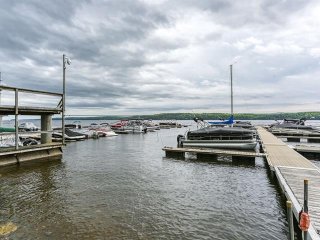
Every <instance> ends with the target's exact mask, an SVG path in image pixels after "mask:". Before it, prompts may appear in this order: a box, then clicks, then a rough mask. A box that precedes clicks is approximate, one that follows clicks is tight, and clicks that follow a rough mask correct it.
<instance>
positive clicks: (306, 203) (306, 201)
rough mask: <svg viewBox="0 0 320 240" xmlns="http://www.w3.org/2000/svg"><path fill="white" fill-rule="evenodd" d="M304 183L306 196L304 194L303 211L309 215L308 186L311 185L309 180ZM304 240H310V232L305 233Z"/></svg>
mask: <svg viewBox="0 0 320 240" xmlns="http://www.w3.org/2000/svg"><path fill="white" fill-rule="evenodd" d="M303 183H304V191H303V192H304V194H303V211H304V212H305V213H308V185H309V180H307V179H305V180H304V181H303ZM303 239H304V240H307V239H308V230H307V231H303Z"/></svg>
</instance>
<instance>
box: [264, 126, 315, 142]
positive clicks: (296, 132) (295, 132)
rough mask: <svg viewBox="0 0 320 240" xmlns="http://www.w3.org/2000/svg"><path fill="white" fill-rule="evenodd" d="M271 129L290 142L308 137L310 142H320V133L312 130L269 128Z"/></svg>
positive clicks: (274, 133)
mask: <svg viewBox="0 0 320 240" xmlns="http://www.w3.org/2000/svg"><path fill="white" fill-rule="evenodd" d="M269 131H270V132H271V133H272V134H273V135H275V136H277V137H279V138H286V139H287V141H288V142H300V141H301V139H306V140H307V141H308V142H310V143H320V133H318V132H314V131H310V130H301V129H269Z"/></svg>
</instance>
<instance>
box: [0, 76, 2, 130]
mask: <svg viewBox="0 0 320 240" xmlns="http://www.w3.org/2000/svg"><path fill="white" fill-rule="evenodd" d="M1 82H2V78H1V72H0V85H2V83H1ZM1 91H2V90H1V89H0V106H1ZM1 125H2V116H1V115H0V126H1Z"/></svg>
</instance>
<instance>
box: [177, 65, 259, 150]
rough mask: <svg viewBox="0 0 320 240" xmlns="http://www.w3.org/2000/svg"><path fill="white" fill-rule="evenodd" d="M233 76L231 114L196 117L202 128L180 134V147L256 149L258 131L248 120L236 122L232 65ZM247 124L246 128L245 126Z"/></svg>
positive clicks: (178, 140) (195, 119)
mask: <svg viewBox="0 0 320 240" xmlns="http://www.w3.org/2000/svg"><path fill="white" fill-rule="evenodd" d="M230 76H231V115H230V117H229V118H228V119H227V120H220V121H209V122H205V121H204V120H202V119H199V118H194V121H195V122H197V124H200V126H201V128H200V129H197V130H192V131H188V132H187V133H186V135H185V136H184V135H178V136H177V142H178V147H197V148H219V149H237V150H254V149H255V148H256V146H257V140H256V131H255V130H251V129H249V128H250V127H252V125H251V124H250V123H248V122H241V121H238V122H235V121H234V116H233V89H232V65H230ZM243 126H245V127H246V128H244V127H243Z"/></svg>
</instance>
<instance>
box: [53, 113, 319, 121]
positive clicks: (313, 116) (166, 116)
mask: <svg viewBox="0 0 320 240" xmlns="http://www.w3.org/2000/svg"><path fill="white" fill-rule="evenodd" d="M229 116H230V114H229V113H159V114H151V115H130V116H128V115H127V116H124V115H105V116H70V117H66V120H119V119H145V120H148V119H152V120H171V119H174V120H192V119H193V118H195V117H197V118H200V119H203V120H212V119H227V118H228V117H229ZM234 118H235V119H236V120H281V119H284V118H291V119H292V118H294V119H300V118H306V119H307V120H320V112H296V113H239V114H234ZM55 119H57V120H58V119H60V118H55Z"/></svg>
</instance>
